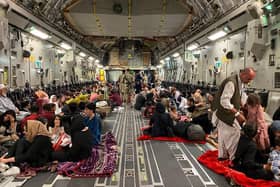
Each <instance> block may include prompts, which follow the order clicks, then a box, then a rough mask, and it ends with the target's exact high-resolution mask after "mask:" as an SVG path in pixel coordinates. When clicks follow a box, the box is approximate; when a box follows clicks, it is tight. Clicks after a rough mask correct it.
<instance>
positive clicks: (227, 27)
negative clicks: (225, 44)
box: [223, 25, 232, 33]
mask: <svg viewBox="0 0 280 187" xmlns="http://www.w3.org/2000/svg"><path fill="white" fill-rule="evenodd" d="M223 30H224V31H225V32H227V33H229V32H231V31H232V28H231V27H230V26H228V25H226V26H224V28H223Z"/></svg>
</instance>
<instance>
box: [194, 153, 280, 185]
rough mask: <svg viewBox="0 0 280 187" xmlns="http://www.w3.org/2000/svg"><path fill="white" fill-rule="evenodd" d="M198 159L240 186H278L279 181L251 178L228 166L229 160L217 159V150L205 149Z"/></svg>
mask: <svg viewBox="0 0 280 187" xmlns="http://www.w3.org/2000/svg"><path fill="white" fill-rule="evenodd" d="M198 161H199V162H200V163H202V164H203V165H205V166H206V167H208V168H209V169H211V170H212V171H214V172H216V173H218V174H221V175H224V176H225V177H229V178H231V179H233V180H234V182H236V183H237V184H238V185H241V186H242V187H264V186H269V187H280V182H274V181H266V180H261V179H252V178H249V177H247V176H246V175H245V174H244V173H242V172H239V171H236V170H233V169H231V168H229V161H223V162H220V161H218V151H217V150H215V151H207V152H206V153H204V154H203V155H201V156H200V157H199V158H198Z"/></svg>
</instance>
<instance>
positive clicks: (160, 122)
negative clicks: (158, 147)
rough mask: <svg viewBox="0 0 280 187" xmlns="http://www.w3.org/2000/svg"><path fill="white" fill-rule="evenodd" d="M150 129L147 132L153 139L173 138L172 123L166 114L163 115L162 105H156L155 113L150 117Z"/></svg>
mask: <svg viewBox="0 0 280 187" xmlns="http://www.w3.org/2000/svg"><path fill="white" fill-rule="evenodd" d="M149 126H150V128H149V129H148V130H147V133H149V134H150V135H151V136H153V137H157V136H173V130H172V127H173V121H172V119H171V117H170V115H169V114H168V113H165V108H164V106H163V104H161V103H156V106H155V113H154V114H153V115H152V117H151V120H150V123H149Z"/></svg>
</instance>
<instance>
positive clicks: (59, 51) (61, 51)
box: [56, 49, 65, 54]
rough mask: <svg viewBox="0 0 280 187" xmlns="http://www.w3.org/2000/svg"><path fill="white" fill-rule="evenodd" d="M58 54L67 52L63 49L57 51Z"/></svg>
mask: <svg viewBox="0 0 280 187" xmlns="http://www.w3.org/2000/svg"><path fill="white" fill-rule="evenodd" d="M56 52H57V53H60V54H65V51H64V50H63V49H57V50H56Z"/></svg>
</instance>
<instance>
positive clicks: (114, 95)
mask: <svg viewBox="0 0 280 187" xmlns="http://www.w3.org/2000/svg"><path fill="white" fill-rule="evenodd" d="M109 99H110V102H111V105H112V108H115V107H117V106H121V105H122V99H121V96H120V94H119V93H118V91H117V89H113V90H112V91H111V95H110V96H109Z"/></svg>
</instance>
